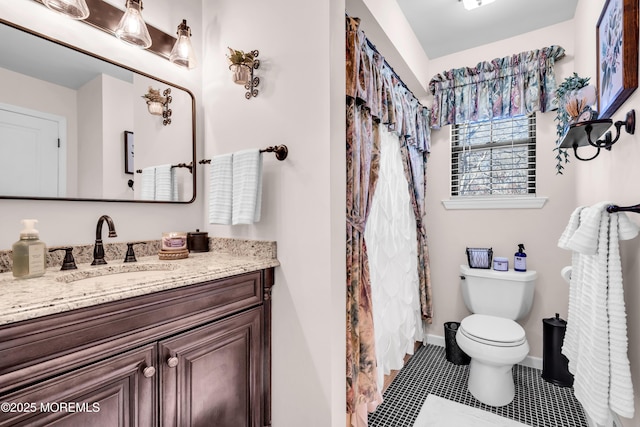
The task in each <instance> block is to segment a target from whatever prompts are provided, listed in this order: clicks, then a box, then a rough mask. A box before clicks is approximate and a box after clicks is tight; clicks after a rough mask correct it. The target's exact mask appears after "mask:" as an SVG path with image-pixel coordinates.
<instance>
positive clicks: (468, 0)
mask: <svg viewBox="0 0 640 427" xmlns="http://www.w3.org/2000/svg"><path fill="white" fill-rule="evenodd" d="M494 1H495V0H462V3H463V4H464V8H465V9H467V10H471V9H475V8H477V7H480V6H485V5H487V4H489V3H493V2H494Z"/></svg>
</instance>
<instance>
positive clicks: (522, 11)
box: [396, 0, 578, 59]
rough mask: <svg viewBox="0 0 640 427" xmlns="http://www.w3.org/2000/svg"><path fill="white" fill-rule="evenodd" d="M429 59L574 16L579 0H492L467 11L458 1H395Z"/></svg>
mask: <svg viewBox="0 0 640 427" xmlns="http://www.w3.org/2000/svg"><path fill="white" fill-rule="evenodd" d="M396 1H397V2H398V4H399V5H400V8H401V9H402V12H403V13H404V15H405V16H406V18H407V20H408V21H409V24H410V25H411V28H412V29H413V32H414V33H415V34H416V36H417V37H418V40H419V41H420V43H421V45H422V47H423V49H424V51H425V53H426V54H427V56H428V57H429V59H434V58H438V57H441V56H445V55H449V54H451V53H455V52H459V51H462V50H466V49H470V48H474V47H478V46H482V45H485V44H488V43H492V42H495V41H498V40H503V39H506V38H509V37H513V36H517V35H519V34H523V33H527V32H529V31H533V30H537V29H539V28H543V27H547V26H549V25H553V24H557V23H560V22H563V21H567V20H570V19H572V18H573V15H574V13H575V10H576V6H577V5H578V0H495V2H494V3H490V4H487V5H485V6H482V7H479V8H476V9H473V10H466V9H465V8H464V7H463V6H462V2H461V1H459V0H396Z"/></svg>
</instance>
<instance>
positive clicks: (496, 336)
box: [458, 314, 527, 347]
mask: <svg viewBox="0 0 640 427" xmlns="http://www.w3.org/2000/svg"><path fill="white" fill-rule="evenodd" d="M458 332H460V333H461V334H462V335H464V336H465V337H467V338H469V339H470V340H472V341H475V342H478V343H481V344H486V345H490V346H495V347H517V346H519V345H522V344H524V343H525V342H526V341H527V337H526V335H525V332H524V329H523V328H522V326H520V325H518V324H517V323H516V322H514V321H513V320H510V319H504V318H502V317H496V316H488V315H486V314H472V315H470V316H467V317H465V318H464V319H462V322H461V323H460V328H459V329H458Z"/></svg>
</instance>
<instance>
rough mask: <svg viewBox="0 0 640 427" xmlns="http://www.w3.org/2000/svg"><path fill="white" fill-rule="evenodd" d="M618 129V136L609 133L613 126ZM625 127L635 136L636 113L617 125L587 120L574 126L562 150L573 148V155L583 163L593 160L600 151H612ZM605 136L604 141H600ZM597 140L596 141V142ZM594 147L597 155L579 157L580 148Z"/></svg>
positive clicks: (603, 121)
mask: <svg viewBox="0 0 640 427" xmlns="http://www.w3.org/2000/svg"><path fill="white" fill-rule="evenodd" d="M612 124H613V126H615V128H616V136H615V137H613V136H612V134H611V131H608V130H607V129H609V128H610V127H611V125H612ZM623 126H624V130H625V132H627V133H628V134H630V135H633V134H634V132H635V129H636V111H635V110H631V111H629V112H628V113H627V116H626V118H625V120H619V121H617V122H615V123H613V121H612V120H611V119H599V120H587V121H584V122H579V123H575V124H572V125H571V126H570V127H569V130H568V131H567V134H566V135H565V136H564V139H563V140H562V142H561V143H560V148H573V154H574V155H575V156H576V159H578V160H582V161H589V160H593V159H595V158H596V157H598V155H599V154H600V149H602V148H604V149H605V150H609V151H610V150H611V147H612V146H613V144H615V143H616V142H618V139H620V133H621V132H620V128H622V127H623ZM602 135H604V139H599V138H600V137H601V136H602ZM594 140H595V141H594ZM589 145H590V146H592V147H595V148H596V149H597V151H596V153H595V154H594V155H593V156H592V157H589V158H582V157H580V156H578V147H584V146H589Z"/></svg>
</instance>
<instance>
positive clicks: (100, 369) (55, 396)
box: [0, 345, 158, 427]
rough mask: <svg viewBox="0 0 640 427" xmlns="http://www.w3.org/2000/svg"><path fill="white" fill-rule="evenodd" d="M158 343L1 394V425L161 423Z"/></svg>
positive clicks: (64, 426) (69, 426)
mask: <svg viewBox="0 0 640 427" xmlns="http://www.w3.org/2000/svg"><path fill="white" fill-rule="evenodd" d="M156 349H157V347H156V345H147V346H144V347H141V348H138V349H136V350H132V351H129V352H126V353H123V354H120V355H118V356H113V357H111V358H108V359H106V360H104V361H101V362H97V363H94V364H91V365H88V366H86V367H84V368H80V369H76V370H73V371H71V372H68V373H66V374H62V375H60V376H57V377H54V378H51V379H49V380H46V381H42V382H39V383H37V384H35V385H33V386H29V387H24V388H22V389H20V390H18V391H17V392H14V393H10V394H7V395H3V396H0V402H1V404H2V405H3V407H2V411H0V426H3V427H4V426H33V427H38V426H51V425H55V426H56V427H86V426H91V427H121V426H131V427H133V426H140V427H147V426H149V427H151V426H154V425H156V423H157V417H156V412H157V410H156V404H155V402H156V394H157V384H158V381H157V377H158V375H157V374H156V373H155V363H154V362H155V361H156V360H157V359H156V357H157V352H156Z"/></svg>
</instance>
